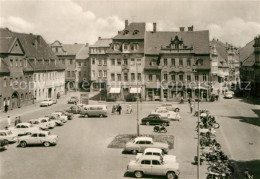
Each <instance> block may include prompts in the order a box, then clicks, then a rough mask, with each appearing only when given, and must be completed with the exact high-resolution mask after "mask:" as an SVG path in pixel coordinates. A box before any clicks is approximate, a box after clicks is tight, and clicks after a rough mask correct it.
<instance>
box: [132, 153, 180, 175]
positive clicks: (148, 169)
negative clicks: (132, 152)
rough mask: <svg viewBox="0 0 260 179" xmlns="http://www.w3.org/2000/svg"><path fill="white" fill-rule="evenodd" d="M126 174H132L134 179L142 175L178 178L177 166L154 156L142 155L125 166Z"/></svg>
mask: <svg viewBox="0 0 260 179" xmlns="http://www.w3.org/2000/svg"><path fill="white" fill-rule="evenodd" d="M127 172H129V173H133V174H134V175H135V177H136V178H142V177H143V176H144V175H156V176H166V178H168V179H175V178H178V176H179V174H180V172H179V164H178V163H176V162H174V163H172V162H167V161H164V160H163V158H161V157H160V156H156V155H143V156H141V157H140V158H138V159H137V160H132V161H130V162H129V164H128V165H127Z"/></svg>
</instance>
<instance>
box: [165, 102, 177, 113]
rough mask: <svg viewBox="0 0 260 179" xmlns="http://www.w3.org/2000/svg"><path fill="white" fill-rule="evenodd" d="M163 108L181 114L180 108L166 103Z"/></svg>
mask: <svg viewBox="0 0 260 179" xmlns="http://www.w3.org/2000/svg"><path fill="white" fill-rule="evenodd" d="M162 107H166V109H168V110H169V111H174V112H179V111H180V108H179V107H177V106H174V105H173V104H169V103H165V104H162Z"/></svg>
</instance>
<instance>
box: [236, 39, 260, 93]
mask: <svg viewBox="0 0 260 179" xmlns="http://www.w3.org/2000/svg"><path fill="white" fill-rule="evenodd" d="M239 52H240V61H241V83H247V84H248V83H249V85H246V86H245V85H242V88H243V89H244V87H245V89H244V92H247V93H249V95H252V96H257V97H260V36H258V37H255V39H254V40H252V41H251V42H249V43H248V44H246V46H245V47H243V48H241V49H240V50H239Z"/></svg>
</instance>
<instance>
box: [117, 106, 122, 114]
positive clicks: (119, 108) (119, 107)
mask: <svg viewBox="0 0 260 179" xmlns="http://www.w3.org/2000/svg"><path fill="white" fill-rule="evenodd" d="M121 110H122V107H121V105H118V113H119V115H121Z"/></svg>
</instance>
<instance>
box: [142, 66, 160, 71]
mask: <svg viewBox="0 0 260 179" xmlns="http://www.w3.org/2000/svg"><path fill="white" fill-rule="evenodd" d="M161 69H162V66H151V65H149V66H148V65H147V66H145V67H144V70H161Z"/></svg>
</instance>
